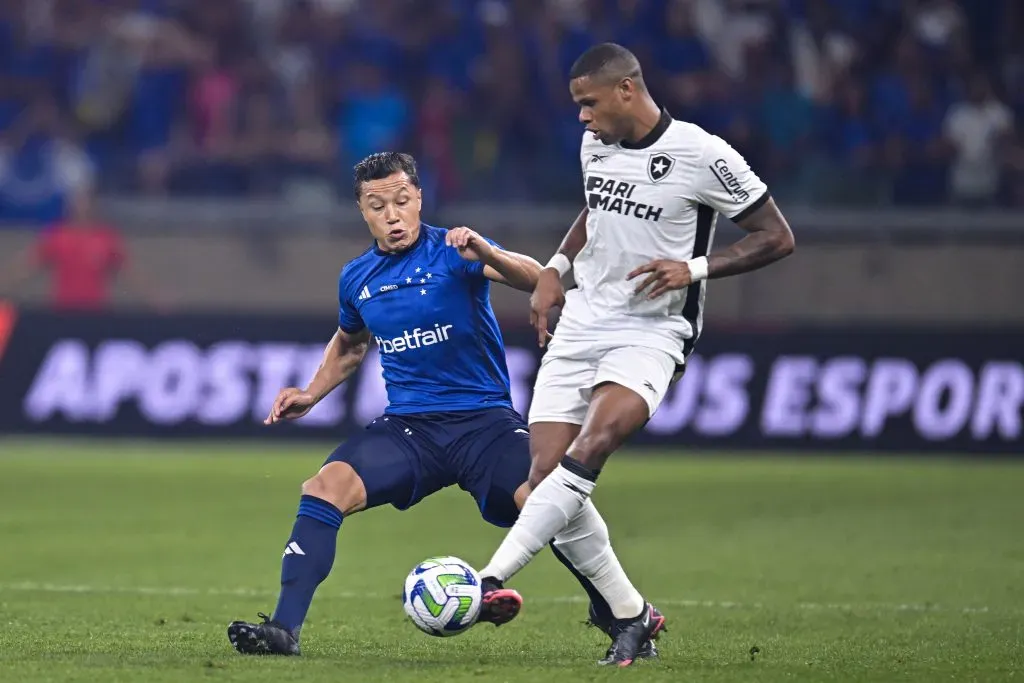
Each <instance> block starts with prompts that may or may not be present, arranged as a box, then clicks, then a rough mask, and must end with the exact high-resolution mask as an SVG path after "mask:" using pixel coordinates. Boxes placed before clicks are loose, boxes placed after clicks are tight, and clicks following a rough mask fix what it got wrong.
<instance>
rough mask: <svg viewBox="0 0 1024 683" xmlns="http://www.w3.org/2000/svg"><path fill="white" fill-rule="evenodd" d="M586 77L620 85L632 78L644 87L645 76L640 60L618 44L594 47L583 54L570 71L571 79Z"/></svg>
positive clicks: (604, 44)
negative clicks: (623, 80) (626, 79)
mask: <svg viewBox="0 0 1024 683" xmlns="http://www.w3.org/2000/svg"><path fill="white" fill-rule="evenodd" d="M584 76H590V77H592V78H593V77H598V78H601V79H603V80H607V81H609V82H613V83H618V82H619V81H621V80H622V79H623V78H632V79H633V80H634V81H636V82H637V84H638V85H640V86H641V87H643V82H644V75H643V71H642V70H641V69H640V60H638V59H637V58H636V55H634V54H633V53H632V52H630V51H629V50H627V49H626V48H624V47H622V46H621V45H619V44H617V43H601V44H599V45H594V46H593V47H591V48H589V49H587V51H586V52H584V53H583V54H581V55H580V56H579V58H577V60H576V61H575V62H574V63H573V65H572V68H571V69H570V70H569V79H570V80H575V79H577V78H583V77H584Z"/></svg>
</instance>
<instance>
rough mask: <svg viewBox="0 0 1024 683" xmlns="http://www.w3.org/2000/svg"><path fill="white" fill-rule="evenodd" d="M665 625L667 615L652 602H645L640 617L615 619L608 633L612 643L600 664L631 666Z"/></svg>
mask: <svg viewBox="0 0 1024 683" xmlns="http://www.w3.org/2000/svg"><path fill="white" fill-rule="evenodd" d="M664 627H665V617H663V616H662V615H661V613H660V612H658V611H657V610H656V609H654V606H653V605H651V604H650V603H644V610H643V612H641V613H640V616H638V617H634V618H632V619H615V620H614V621H612V624H611V628H610V629H609V633H608V635H610V636H611V638H612V645H611V647H609V648H608V652H607V653H606V654H605V656H604V659H602V660H600V661H599V662H598V664H601V665H615V666H620V667H624V666H629V665H630V664H632V663H633V662H634V661H636V660H637V659H639V658H640V653H641V652H642V651H643V649H644V647H645V645H646V644H647V643H649V642H651V641H652V640H654V639H655V638H656V637H657V636H658V633H660V632H661V630H662V629H663V628H664Z"/></svg>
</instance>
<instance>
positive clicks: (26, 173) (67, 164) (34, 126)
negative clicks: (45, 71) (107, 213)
mask: <svg viewBox="0 0 1024 683" xmlns="http://www.w3.org/2000/svg"><path fill="white" fill-rule="evenodd" d="M94 180H95V174H94V171H93V167H92V164H91V162H90V161H89V159H88V157H87V156H86V155H85V153H84V152H83V151H82V150H81V148H80V147H79V146H78V145H76V144H75V143H74V141H73V140H72V138H71V136H70V135H69V134H68V132H67V127H66V126H65V125H64V124H63V122H62V121H61V118H60V111H59V110H58V108H57V105H56V103H55V102H54V101H53V100H52V99H51V98H50V97H49V96H48V95H41V96H38V97H37V99H36V100H35V101H34V102H33V103H32V104H31V105H30V106H29V107H28V108H27V109H25V110H24V111H23V112H22V115H21V116H20V117H19V118H18V119H17V120H16V121H15V122H14V124H13V125H12V126H11V127H10V128H8V130H7V131H5V133H4V134H3V138H2V142H0V219H2V220H3V221H6V222H19V223H22V224H24V223H29V224H45V223H52V222H54V221H57V220H60V219H61V218H62V217H63V216H64V215H65V213H67V212H69V211H70V210H72V209H73V208H74V207H75V206H76V205H77V204H80V203H84V202H86V201H87V200H88V199H89V198H90V197H91V195H92V192H93V188H94Z"/></svg>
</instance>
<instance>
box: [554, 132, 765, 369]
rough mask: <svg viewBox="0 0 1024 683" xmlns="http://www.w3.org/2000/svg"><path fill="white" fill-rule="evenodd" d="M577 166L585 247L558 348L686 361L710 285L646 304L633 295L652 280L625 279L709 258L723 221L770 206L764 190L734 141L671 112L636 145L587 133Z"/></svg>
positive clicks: (559, 329) (569, 294) (576, 264)
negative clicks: (640, 270) (625, 350)
mask: <svg viewBox="0 0 1024 683" xmlns="http://www.w3.org/2000/svg"><path fill="white" fill-rule="evenodd" d="M580 163H581V164H582V166H583V188H584V195H585V196H586V202H587V207H588V208H589V213H588V215H587V244H586V246H585V247H584V248H583V250H582V251H581V252H580V253H579V255H578V256H577V257H576V260H575V261H574V262H573V272H574V276H575V279H576V285H577V287H576V288H575V289H571V290H569V291H568V292H567V293H566V304H565V307H564V309H563V311H562V316H561V319H560V320H559V322H558V327H557V329H556V331H555V336H554V339H553V343H555V344H556V343H558V342H560V341H565V342H595V343H600V344H602V345H608V346H620V345H621V346H645V347H653V348H657V349H660V350H662V351H664V352H666V353H668V354H670V355H671V356H672V357H673V358H674V359H675V360H676V362H677V363H682V362H683V361H684V360H685V357H686V356H687V355H689V353H690V351H691V350H692V348H693V344H694V343H695V342H696V340H697V337H698V335H699V334H700V329H701V324H702V318H703V308H704V292H705V287H706V282H703V281H702V282H700V283H698V284H696V285H691V286H690V287H688V288H685V289H682V290H677V291H671V292H667V293H666V294H663V295H661V296H659V297H658V298H656V299H654V300H648V299H647V293H649V292H650V289H648V290H647V291H646V292H645V293H643V294H641V295H636V294H634V290H635V289H636V287H637V285H638V284H640V282H642V281H643V278H644V277H646V276H641V277H640V278H637V279H633V280H631V281H628V280H626V276H627V275H628V274H629V273H630V271H632V270H634V269H635V268H637V267H638V266H642V265H644V264H646V263H649V262H651V261H653V260H655V259H671V260H674V261H685V260H687V259H690V258H696V257H699V256H706V255H707V254H708V251H709V250H710V248H711V242H712V239H713V237H714V233H715V222H716V219H717V217H718V214H719V213H723V214H725V215H726V216H728V217H729V218H734V219H740V218H743V217H744V216H745V215H748V214H749V213H750V212H753V211H754V210H756V209H757V208H758V207H760V206H762V205H763V204H764V203H765V202H766V201H768V189H767V187H765V184H764V183H763V182H761V180H760V179H759V178H758V177H757V176H756V175H755V174H754V172H753V171H751V170H750V167H749V166H748V165H747V162H746V161H744V159H743V157H742V156H740V154H739V153H738V152H737V151H736V150H734V149H733V148H732V147H731V146H730V145H729V144H728V143H727V142H725V141H724V140H722V139H721V138H719V137H717V136H715V135H711V134H710V133H708V132H706V131H704V130H703V129H701V128H700V127H699V126H695V125H693V124H690V123H684V122H682V121H675V120H673V119H672V118H671V117H670V116H669V115H668V113H667V112H662V118H661V121H660V122H659V124H658V125H657V126H656V127H655V128H654V130H652V131H651V133H650V135H648V136H647V137H646V138H644V139H643V140H641V141H640V142H638V143H635V144H628V143H622V144H618V145H605V144H604V143H602V142H600V141H599V140H597V139H595V138H594V136H593V134H592V133H585V134H584V137H583V144H582V146H581V148H580Z"/></svg>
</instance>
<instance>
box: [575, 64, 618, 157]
mask: <svg viewBox="0 0 1024 683" xmlns="http://www.w3.org/2000/svg"><path fill="white" fill-rule="evenodd" d="M633 91H634V88H633V82H632V81H631V80H630V79H628V78H627V79H624V80H622V81H620V82H618V83H604V82H600V81H597V82H595V81H593V80H592V79H591V78H589V77H587V76H584V77H582V78H574V79H573V80H572V81H570V82H569V92H570V93H571V94H572V99H573V101H574V102H576V104H578V105H579V107H580V123H582V124H583V125H584V126H586V128H587V130H588V131H590V132H591V133H593V134H594V137H595V138H597V139H598V140H600V141H601V142H603V143H604V144H606V145H614V144H617V143H619V142H621V141H622V140H623V138H625V137H626V136H627V135H629V132H630V125H629V116H628V107H629V103H630V101H631V100H632V98H633Z"/></svg>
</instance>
